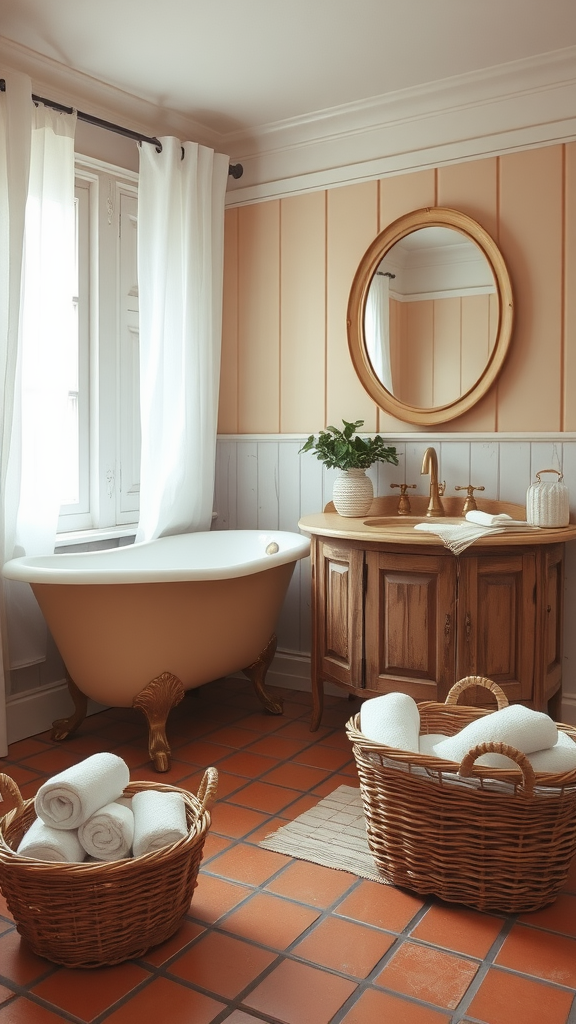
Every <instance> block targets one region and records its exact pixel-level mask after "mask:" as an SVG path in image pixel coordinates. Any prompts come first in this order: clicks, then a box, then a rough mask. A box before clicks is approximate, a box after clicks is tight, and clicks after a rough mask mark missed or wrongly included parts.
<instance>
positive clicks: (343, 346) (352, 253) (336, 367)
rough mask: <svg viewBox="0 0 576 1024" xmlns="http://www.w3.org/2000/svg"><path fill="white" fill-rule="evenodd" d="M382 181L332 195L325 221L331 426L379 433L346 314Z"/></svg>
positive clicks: (372, 227)
mask: <svg viewBox="0 0 576 1024" xmlns="http://www.w3.org/2000/svg"><path fill="white" fill-rule="evenodd" d="M377 216H378V183H377V182H375V181H370V182H366V183H364V184H361V185H351V186H348V187H343V188H333V189H331V190H330V191H329V192H328V222H327V241H328V246H327V363H326V373H327V411H326V417H327V421H328V423H332V424H334V426H340V424H341V420H342V419H346V420H364V425H365V430H367V431H373V430H375V429H376V420H377V409H376V405H375V404H374V402H373V401H372V399H371V398H370V397H369V396H368V395H367V394H366V392H365V390H364V388H363V387H362V385H361V384H360V382H359V380H358V378H357V376H356V372H355V370H354V367H353V365H352V360H351V359H350V353H349V351H348V337H347V331H346V310H347V306H348V297H349V295H350V288H351V286H352V280H353V278H354V274H355V273H356V268H357V267H358V264H359V262H360V260H361V259H362V256H363V255H364V253H365V251H366V249H367V248H368V246H369V244H370V242H371V241H372V240H373V239H374V237H375V236H376V234H377V229H378V219H377Z"/></svg>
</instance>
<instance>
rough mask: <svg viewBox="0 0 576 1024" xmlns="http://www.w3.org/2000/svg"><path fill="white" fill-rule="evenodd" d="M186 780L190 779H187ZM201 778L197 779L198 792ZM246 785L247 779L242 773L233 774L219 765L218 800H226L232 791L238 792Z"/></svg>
mask: <svg viewBox="0 0 576 1024" xmlns="http://www.w3.org/2000/svg"><path fill="white" fill-rule="evenodd" d="M186 782H188V780H187V779H186ZM198 785H199V780H198V781H195V786H196V792H198ZM245 785H246V779H245V778H244V777H243V776H242V775H232V774H231V773H230V772H226V771H224V767H223V766H222V767H220V766H218V791H217V794H218V800H225V799H226V797H228V796H230V795H231V793H236V792H237V791H238V790H239V789H242V788H243V786H245Z"/></svg>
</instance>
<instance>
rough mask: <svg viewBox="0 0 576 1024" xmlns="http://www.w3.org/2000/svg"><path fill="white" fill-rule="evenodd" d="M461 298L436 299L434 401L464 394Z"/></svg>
mask: <svg viewBox="0 0 576 1024" xmlns="http://www.w3.org/2000/svg"><path fill="white" fill-rule="evenodd" d="M461 301H462V300H461V299H460V298H456V299H453V298H450V299H434V300H433V307H434V374H433V382H434V383H433V392H432V405H434V406H436V405H447V404H448V403H449V402H454V401H456V399H458V398H460V395H461V394H462V390H461V377H462V355H461V353H462V320H461Z"/></svg>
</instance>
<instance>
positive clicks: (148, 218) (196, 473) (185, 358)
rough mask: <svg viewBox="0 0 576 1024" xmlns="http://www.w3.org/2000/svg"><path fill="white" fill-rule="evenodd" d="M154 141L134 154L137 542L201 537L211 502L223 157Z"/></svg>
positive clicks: (208, 522) (219, 321)
mask: <svg viewBox="0 0 576 1024" xmlns="http://www.w3.org/2000/svg"><path fill="white" fill-rule="evenodd" d="M160 141H161V143H162V152H161V153H158V152H157V151H156V148H155V146H154V145H151V144H148V143H144V144H142V146H141V151H140V179H139V186H138V292H139V301H140V417H141V423H142V461H141V473H140V521H139V526H138V532H137V535H136V541H137V542H138V541H143V540H151V539H152V538H154V537H160V536H166V535H169V534H175V533H186V532H191V531H195V530H208V529H209V528H210V525H211V515H212V503H213V493H214V472H215V457H216V428H217V412H218V386H219V385H218V380H219V373H220V350H221V332H222V277H223V260H224V255H223V254H224V196H225V192H226V183H227V181H228V157H226V156H223V155H221V154H217V153H214V152H213V151H212V150H211V149H207V148H206V147H204V146H199V145H197V144H196V143H192V142H185V143H181V142H180V141H179V140H178V139H174V138H163V139H161V140H160Z"/></svg>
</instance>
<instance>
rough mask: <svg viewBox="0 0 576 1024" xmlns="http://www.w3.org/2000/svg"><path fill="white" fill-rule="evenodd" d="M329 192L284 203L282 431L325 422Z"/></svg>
mask: <svg viewBox="0 0 576 1024" xmlns="http://www.w3.org/2000/svg"><path fill="white" fill-rule="evenodd" d="M325 210H326V193H325V192H311V193H310V194H309V195H303V196H295V197H293V198H289V199H283V200H282V201H281V238H280V247H281V255H280V263H281V272H280V301H281V308H280V342H281V356H280V396H281V397H280V430H281V432H283V433H287V434H290V433H295V432H297V431H302V430H306V431H310V432H312V431H316V430H318V429H319V428H321V427H323V426H325V424H326V418H325V417H326V394H325V387H326V215H325Z"/></svg>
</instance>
